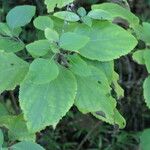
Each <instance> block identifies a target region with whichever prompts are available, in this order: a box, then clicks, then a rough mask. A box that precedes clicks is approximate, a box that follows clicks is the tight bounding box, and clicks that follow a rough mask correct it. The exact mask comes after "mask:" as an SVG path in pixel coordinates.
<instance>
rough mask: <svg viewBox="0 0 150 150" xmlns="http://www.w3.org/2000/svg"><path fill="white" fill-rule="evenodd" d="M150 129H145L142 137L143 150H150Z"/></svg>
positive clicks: (141, 145)
mask: <svg viewBox="0 0 150 150" xmlns="http://www.w3.org/2000/svg"><path fill="white" fill-rule="evenodd" d="M149 135H150V129H149V128H148V129H145V130H144V131H143V132H142V133H141V135H140V148H141V150H149V148H150V142H149V141H150V136H149Z"/></svg>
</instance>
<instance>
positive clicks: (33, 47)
mask: <svg viewBox="0 0 150 150" xmlns="http://www.w3.org/2000/svg"><path fill="white" fill-rule="evenodd" d="M26 49H27V51H28V52H29V53H30V54H31V55H32V56H33V57H40V56H44V55H46V54H47V53H48V51H50V42H49V41H48V40H38V41H34V42H33V43H30V44H28V45H26Z"/></svg>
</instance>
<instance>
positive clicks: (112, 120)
mask: <svg viewBox="0 0 150 150" xmlns="http://www.w3.org/2000/svg"><path fill="white" fill-rule="evenodd" d="M92 114H93V116H95V117H96V118H97V119H100V120H102V121H105V122H107V123H109V124H112V125H116V124H117V125H119V128H121V129H123V128H124V127H125V126H126V120H125V119H124V118H123V116H122V115H121V114H120V113H119V112H118V110H117V109H116V108H115V109H114V114H113V116H110V115H107V117H106V116H102V115H101V114H100V113H99V112H96V113H92Z"/></svg>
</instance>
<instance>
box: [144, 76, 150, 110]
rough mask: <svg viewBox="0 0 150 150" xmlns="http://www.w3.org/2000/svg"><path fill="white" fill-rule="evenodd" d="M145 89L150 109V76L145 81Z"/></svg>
mask: <svg viewBox="0 0 150 150" xmlns="http://www.w3.org/2000/svg"><path fill="white" fill-rule="evenodd" d="M143 89H144V98H145V102H146V105H147V106H148V107H149V108H150V92H149V89H150V76H148V77H147V78H146V80H145V81H144V85H143Z"/></svg>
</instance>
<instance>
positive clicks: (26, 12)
mask: <svg viewBox="0 0 150 150" xmlns="http://www.w3.org/2000/svg"><path fill="white" fill-rule="evenodd" d="M34 15H35V6H31V5H22V6H16V7H14V8H13V9H11V10H10V11H9V12H8V14H7V16H6V21H7V24H8V25H9V27H11V28H17V27H22V26H24V25H26V24H28V23H29V22H30V21H31V19H32V17H33V16H34Z"/></svg>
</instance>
